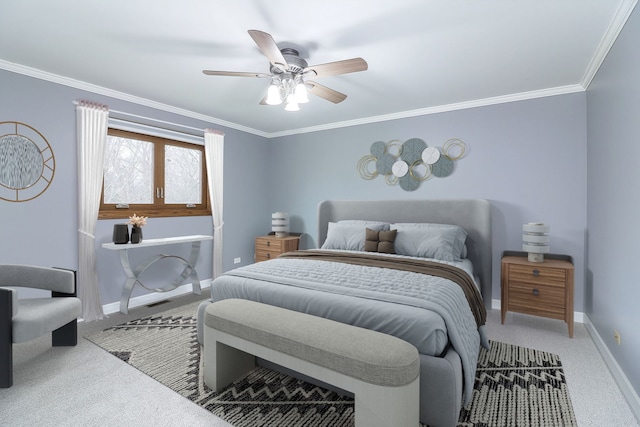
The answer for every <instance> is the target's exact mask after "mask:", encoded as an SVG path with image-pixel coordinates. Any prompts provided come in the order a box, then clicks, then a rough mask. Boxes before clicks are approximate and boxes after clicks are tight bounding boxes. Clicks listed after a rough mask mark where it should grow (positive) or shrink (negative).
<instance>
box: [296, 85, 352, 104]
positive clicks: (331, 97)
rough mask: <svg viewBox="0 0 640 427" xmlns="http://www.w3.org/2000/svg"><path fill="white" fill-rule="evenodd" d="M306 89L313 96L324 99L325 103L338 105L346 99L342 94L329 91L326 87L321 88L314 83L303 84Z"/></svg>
mask: <svg viewBox="0 0 640 427" xmlns="http://www.w3.org/2000/svg"><path fill="white" fill-rule="evenodd" d="M305 83H306V84H307V87H308V88H309V92H311V93H312V94H314V95H315V96H319V97H320V98H324V99H326V100H327V101H331V102H333V103H334V104H338V103H340V102H342V101H344V100H345V99H347V95H345V94H344V93H340V92H338V91H337V90H333V89H329V88H328V87H326V86H322V85H320V84H318V83H316V82H309V81H307V82H305Z"/></svg>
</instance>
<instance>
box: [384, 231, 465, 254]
mask: <svg viewBox="0 0 640 427" xmlns="http://www.w3.org/2000/svg"><path fill="white" fill-rule="evenodd" d="M391 229H392V230H394V229H395V230H398V234H397V236H396V241H395V248H396V253H398V254H402V255H409V256H415V257H422V258H434V259H438V260H442V261H455V260H460V259H462V257H463V251H464V246H465V244H464V243H465V240H466V238H467V232H466V231H465V230H464V229H463V228H462V227H460V226H457V225H449V224H431V223H398V224H391Z"/></svg>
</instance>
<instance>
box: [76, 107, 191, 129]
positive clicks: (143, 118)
mask: <svg viewBox="0 0 640 427" xmlns="http://www.w3.org/2000/svg"><path fill="white" fill-rule="evenodd" d="M73 104H74V105H80V104H82V101H73ZM111 113H113V114H115V115H117V116H125V117H130V118H133V119H139V120H143V121H151V122H155V123H161V124H164V125H168V126H175V127H179V128H182V129H189V130H193V131H196V132H198V134H196V135H194V134H192V133H188V132H184V133H186V134H187V135H192V136H198V137H201V136H202V135H203V134H204V129H202V128H196V127H193V126H187V125H183V124H180V123H173V122H169V121H166V120H160V119H154V118H152V117H145V116H140V115H137V114H132V113H126V112H124V111H118V110H109V114H110V115H111ZM113 118H114V119H116V120H121V121H127V122H130V123H135V124H138V125H143V126H144V125H145V123H139V122H136V121H135V120H130V119H129V120H128V119H126V118H122V117H121V118H118V117H113ZM147 126H148V125H147ZM162 129H164V130H168V131H173V132H176V131H175V130H173V129H165V128H162Z"/></svg>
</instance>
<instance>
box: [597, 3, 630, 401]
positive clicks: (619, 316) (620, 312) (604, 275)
mask: <svg viewBox="0 0 640 427" xmlns="http://www.w3.org/2000/svg"><path fill="white" fill-rule="evenodd" d="M638 40H640V11H639V10H638V9H637V8H636V9H635V11H634V12H633V13H632V15H631V17H630V18H629V20H628V21H627V23H626V25H625V27H624V29H623V30H622V32H621V34H620V35H619V37H618V39H617V40H616V42H615V44H614V46H613V48H612V49H611V51H610V52H609V54H608V56H607V58H606V60H605V62H604V64H603V65H602V66H601V67H600V70H599V71H598V73H597V75H596V77H595V79H594V80H593V82H592V83H591V85H590V87H589V89H588V91H587V105H588V109H587V111H588V135H589V138H588V145H587V147H588V148H587V151H588V160H589V161H588V178H587V179H588V185H587V194H588V203H587V224H588V230H589V234H588V239H587V247H588V250H587V252H588V257H587V268H588V273H587V284H586V287H587V308H586V311H587V313H588V315H589V319H590V320H591V321H592V322H593V325H594V326H595V328H596V329H597V330H598V333H599V335H600V336H601V337H602V338H603V340H604V341H605V344H606V345H607V347H608V348H609V350H610V351H611V353H612V354H613V356H614V357H615V359H616V361H617V362H618V364H619V365H620V367H621V368H622V370H623V371H624V372H625V374H626V376H627V378H628V379H629V381H630V382H631V384H632V386H633V387H634V389H635V391H636V393H638V394H640V363H639V362H638V361H639V356H638V355H640V333H638V325H640V311H638V307H637V304H638V301H639V300H640V284H639V283H638V278H637V277H636V274H637V273H636V272H635V269H636V267H637V264H636V263H637V262H638V261H637V259H638V256H637V253H636V249H637V247H638V236H639V235H640V233H638V229H636V228H635V226H634V224H635V223H636V221H637V220H638V218H637V212H638V211H639V210H640V192H639V191H638V188H639V185H640V168H638V160H640V143H639V142H638V135H640V119H639V117H640V81H639V80H638V79H639V76H640V53H639V51H638ZM614 329H616V330H618V331H619V332H620V335H621V338H622V344H621V345H620V346H618V345H617V344H616V343H615V341H614V340H613V331H614Z"/></svg>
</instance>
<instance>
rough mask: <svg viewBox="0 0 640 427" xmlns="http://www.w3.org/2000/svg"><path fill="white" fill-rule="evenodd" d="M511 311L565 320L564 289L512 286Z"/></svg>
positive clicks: (525, 285) (510, 288) (510, 291)
mask: <svg viewBox="0 0 640 427" xmlns="http://www.w3.org/2000/svg"><path fill="white" fill-rule="evenodd" d="M509 310H513V311H518V312H521V313H528V314H535V315H543V316H547V317H554V318H557V319H563V318H564V315H565V292H564V289H562V288H558V287H554V286H539V285H530V284H512V285H510V286H509Z"/></svg>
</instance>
